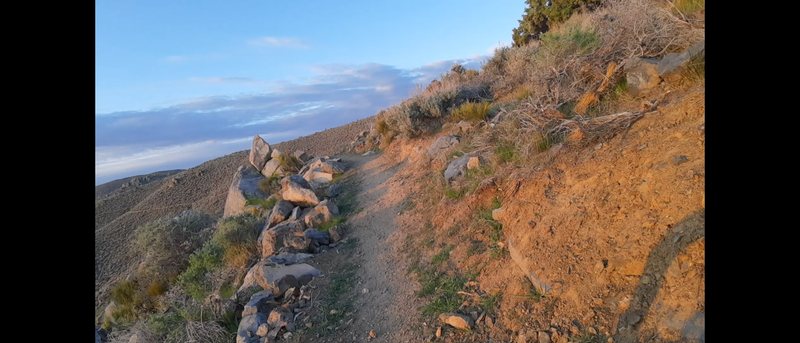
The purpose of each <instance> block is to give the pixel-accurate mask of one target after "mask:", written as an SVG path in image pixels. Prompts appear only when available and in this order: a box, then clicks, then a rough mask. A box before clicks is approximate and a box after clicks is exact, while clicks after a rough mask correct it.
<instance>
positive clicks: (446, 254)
mask: <svg viewBox="0 0 800 343" xmlns="http://www.w3.org/2000/svg"><path fill="white" fill-rule="evenodd" d="M453 248H454V247H453V246H448V247H446V248H444V249H442V251H441V252H439V253H438V254H436V255H434V256H433V258H431V263H433V264H440V263H442V262H444V261H447V260H448V259H449V258H450V252H451V251H453Z"/></svg>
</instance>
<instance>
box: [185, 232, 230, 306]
mask: <svg viewBox="0 0 800 343" xmlns="http://www.w3.org/2000/svg"><path fill="white" fill-rule="evenodd" d="M224 253H225V250H224V249H223V248H222V247H220V246H219V245H217V244H215V243H214V242H208V243H206V244H205V245H203V247H202V248H200V249H199V250H198V251H196V252H195V253H194V254H192V255H191V256H190V257H189V268H187V269H186V271H185V272H183V274H181V275H180V276H179V277H178V284H179V285H180V286H181V287H182V288H183V289H184V290H186V293H188V294H189V295H191V296H192V297H193V298H194V299H195V300H197V301H203V300H204V299H205V298H206V296H208V294H209V292H210V290H211V283H210V281H209V280H208V279H207V278H206V274H208V273H209V272H211V271H214V270H217V269H218V268H220V267H221V266H222V256H223V254H224Z"/></svg>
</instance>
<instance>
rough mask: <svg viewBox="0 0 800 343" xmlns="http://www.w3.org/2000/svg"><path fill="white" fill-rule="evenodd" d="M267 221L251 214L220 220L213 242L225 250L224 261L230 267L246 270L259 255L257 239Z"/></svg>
mask: <svg viewBox="0 0 800 343" xmlns="http://www.w3.org/2000/svg"><path fill="white" fill-rule="evenodd" d="M264 224H265V220H264V219H263V218H257V217H254V216H252V215H251V214H249V213H243V214H240V215H238V216H232V217H226V218H222V219H220V220H219V223H218V224H217V231H216V232H214V237H213V238H211V241H212V242H213V243H214V244H216V245H217V246H219V247H220V248H222V250H224V253H223V257H222V259H223V261H224V262H225V264H226V265H228V266H229V267H237V268H244V267H245V266H246V265H247V261H248V260H249V259H250V258H252V257H253V256H255V255H257V254H258V248H257V246H256V238H257V237H258V233H259V231H260V230H261V228H262V227H263V226H264Z"/></svg>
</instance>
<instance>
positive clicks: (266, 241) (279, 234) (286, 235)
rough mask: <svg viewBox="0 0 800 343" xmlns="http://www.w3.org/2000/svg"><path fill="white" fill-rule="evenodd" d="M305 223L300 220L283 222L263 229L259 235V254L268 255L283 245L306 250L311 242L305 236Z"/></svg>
mask: <svg viewBox="0 0 800 343" xmlns="http://www.w3.org/2000/svg"><path fill="white" fill-rule="evenodd" d="M305 229H306V228H305V225H304V224H303V222H302V221H299V220H298V221H291V222H283V223H280V224H278V225H276V226H275V227H273V228H270V229H266V230H264V232H263V234H262V236H261V256H263V257H265V258H266V257H269V256H270V255H272V254H273V253H275V252H277V251H278V250H279V249H281V248H284V247H290V248H294V249H296V250H299V251H306V250H308V248H309V247H310V246H311V242H310V241H309V240H308V239H307V238H306V236H305V234H304V233H303V232H304V231H305Z"/></svg>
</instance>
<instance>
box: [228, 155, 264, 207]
mask: <svg viewBox="0 0 800 343" xmlns="http://www.w3.org/2000/svg"><path fill="white" fill-rule="evenodd" d="M263 179H264V176H262V175H261V174H260V173H259V172H258V171H257V170H256V169H255V168H254V167H253V166H241V167H239V169H237V170H236V173H235V174H234V175H233V181H232V182H231V185H230V187H229V188H228V198H227V199H226V200H225V211H224V213H223V217H230V216H235V215H238V214H241V213H243V212H244V207H245V203H246V202H247V200H253V199H266V198H267V196H268V194H265V193H264V192H263V191H261V189H259V188H258V182H259V181H261V180H263Z"/></svg>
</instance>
